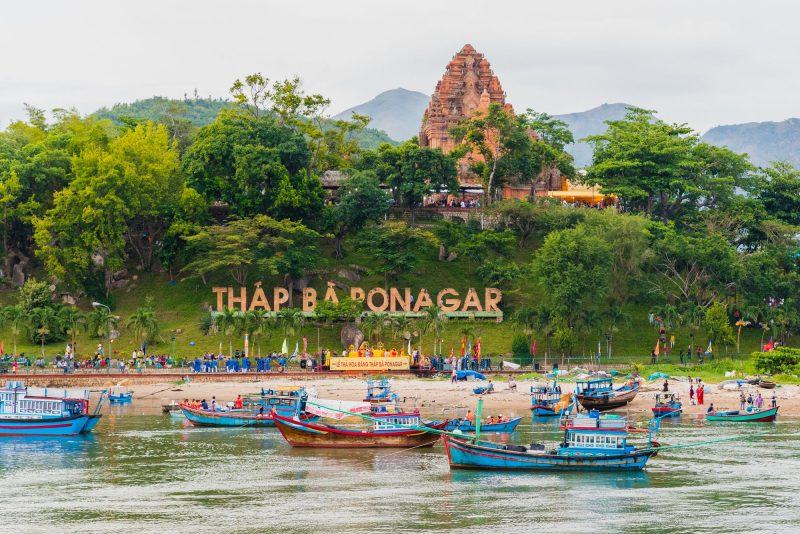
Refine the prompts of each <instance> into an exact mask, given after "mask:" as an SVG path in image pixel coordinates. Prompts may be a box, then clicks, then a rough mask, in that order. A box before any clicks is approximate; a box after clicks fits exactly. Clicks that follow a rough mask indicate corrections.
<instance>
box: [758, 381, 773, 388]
mask: <svg viewBox="0 0 800 534" xmlns="http://www.w3.org/2000/svg"><path fill="white" fill-rule="evenodd" d="M775 386H777V384H776V383H775V382H773V381H772V380H764V379H761V380H759V381H758V387H760V388H764V389H775Z"/></svg>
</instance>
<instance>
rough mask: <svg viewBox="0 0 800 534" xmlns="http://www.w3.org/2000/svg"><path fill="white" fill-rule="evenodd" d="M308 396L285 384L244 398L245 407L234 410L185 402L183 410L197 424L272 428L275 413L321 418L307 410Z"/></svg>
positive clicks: (304, 417) (301, 389)
mask: <svg viewBox="0 0 800 534" xmlns="http://www.w3.org/2000/svg"><path fill="white" fill-rule="evenodd" d="M307 399H308V395H307V393H306V391H305V389H303V388H301V387H283V388H275V389H269V390H262V391H261V395H260V396H250V397H245V398H244V399H243V405H244V407H243V408H239V409H230V410H224V411H223V410H205V409H202V408H196V407H192V406H188V405H186V404H181V405H180V408H181V412H183V415H184V416H186V419H188V420H189V422H190V423H192V424H193V425H194V426H221V427H245V426H251V427H272V426H275V423H274V422H273V420H272V413H273V412H277V413H280V414H283V415H286V416H290V417H291V416H294V415H296V414H298V413H299V414H300V418H301V419H303V420H313V419H317V416H315V415H311V414H308V413H306V412H305V406H306V401H307Z"/></svg>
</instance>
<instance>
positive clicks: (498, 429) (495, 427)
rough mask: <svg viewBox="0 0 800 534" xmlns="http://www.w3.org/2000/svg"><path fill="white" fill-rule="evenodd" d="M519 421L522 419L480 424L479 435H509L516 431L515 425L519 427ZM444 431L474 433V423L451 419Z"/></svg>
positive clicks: (516, 418)
mask: <svg viewBox="0 0 800 534" xmlns="http://www.w3.org/2000/svg"><path fill="white" fill-rule="evenodd" d="M520 421H522V417H515V418H513V419H509V420H508V421H504V422H502V423H481V433H484V432H491V433H511V432H514V431H515V430H516V429H517V425H519V423H520ZM444 429H445V430H447V431H448V432H452V431H454V430H460V431H461V432H475V430H476V428H475V423H471V422H469V421H467V420H466V419H453V420H451V421H448V423H447V425H445V427H444Z"/></svg>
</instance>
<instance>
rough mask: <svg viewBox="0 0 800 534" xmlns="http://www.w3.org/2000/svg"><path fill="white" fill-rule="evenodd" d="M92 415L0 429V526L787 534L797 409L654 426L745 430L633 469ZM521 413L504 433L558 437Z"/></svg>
mask: <svg viewBox="0 0 800 534" xmlns="http://www.w3.org/2000/svg"><path fill="white" fill-rule="evenodd" d="M106 411H107V413H106V415H105V416H104V417H103V420H102V421H101V423H100V424H99V425H98V426H97V428H96V429H95V432H94V434H93V435H91V436H88V437H79V438H41V439H40V438H0V477H1V478H0V480H1V483H2V486H1V487H2V496H1V497H0V531H2V532H43V531H46V532H72V531H80V532H117V533H118V532H131V531H135V532H137V533H145V532H158V533H161V534H166V533H173V532H187V533H188V532H192V533H194V532H272V531H281V532H287V531H292V532H294V531H297V532H321V531H325V532H397V531H410V530H429V531H430V530H449V529H452V530H458V531H464V532H471V531H475V532H486V531H492V532H533V531H539V532H548V531H550V532H608V531H614V530H621V531H625V532H674V531H693V532H712V531H713V532H745V531H746V532H778V531H781V532H789V531H800V477H799V476H798V475H799V474H800V469H799V468H800V419H791V418H781V419H779V421H778V422H777V423H774V424H751V425H731V424H719V423H705V422H704V421H703V420H702V419H695V418H690V417H687V416H684V417H683V418H682V419H681V420H680V421H677V422H673V421H668V422H665V423H664V424H663V425H662V429H661V432H660V434H659V438H658V439H659V441H660V442H661V443H662V444H663V445H666V444H669V445H677V444H688V443H693V442H701V441H708V440H716V439H720V438H727V437H733V436H742V437H744V436H756V435H759V436H758V437H756V438H754V439H750V440H737V441H729V442H724V443H715V444H713V445H710V446H704V447H697V448H681V449H671V450H668V451H664V452H662V453H661V454H659V455H658V456H657V457H656V458H654V459H652V460H651V461H650V463H649V464H648V466H647V468H646V469H645V471H643V472H641V473H491V472H489V473H483V472H473V471H469V472H451V471H450V470H449V469H448V466H447V460H446V458H445V456H444V451H443V448H442V447H441V445H437V446H436V447H434V448H433V449H427V450H422V449H418V450H412V451H407V452H397V451H392V450H338V451H337V450H297V449H291V448H290V447H289V446H288V445H287V444H286V443H285V441H284V440H283V438H282V437H281V436H280V434H279V433H278V432H277V431H276V430H274V429H214V428H193V427H190V426H187V425H186V422H185V421H175V420H172V419H170V418H169V417H168V416H162V415H156V414H154V413H153V412H154V411H155V410H153V409H150V410H148V411H149V412H150V413H149V414H143V413H142V411H143V410H142V409H141V407H139V406H137V405H136V404H134V405H132V406H126V407H112V408H110V409H107V410H106ZM525 415H526V416H528V417H527V419H526V420H525V421H524V424H523V425H520V427H519V428H518V430H517V432H516V433H515V434H514V435H513V436H511V440H512V441H514V442H519V443H529V442H531V441H547V442H553V443H554V442H555V441H557V439H558V437H559V433H558V429H557V423H556V422H546V421H545V422H543V421H541V420H531V418H530V417H529V414H525ZM762 434H764V435H762Z"/></svg>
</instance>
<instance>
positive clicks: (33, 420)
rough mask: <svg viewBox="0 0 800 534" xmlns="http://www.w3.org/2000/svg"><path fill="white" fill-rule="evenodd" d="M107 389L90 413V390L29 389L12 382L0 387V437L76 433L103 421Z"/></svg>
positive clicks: (88, 430) (89, 430) (83, 431)
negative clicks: (103, 407) (102, 412)
mask: <svg viewBox="0 0 800 534" xmlns="http://www.w3.org/2000/svg"><path fill="white" fill-rule="evenodd" d="M104 396H105V391H104V392H103V393H102V394H101V395H100V399H99V401H98V403H97V406H96V407H95V410H94V412H92V413H89V391H87V390H58V389H51V388H28V387H25V385H23V384H22V383H21V382H8V383H7V384H6V387H5V388H3V389H0V436H76V435H78V434H86V433H88V432H91V431H92V429H94V427H95V426H96V425H97V423H98V422H99V421H100V417H101V415H100V413H99V412H100V407H101V406H102V403H103V398H104Z"/></svg>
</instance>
